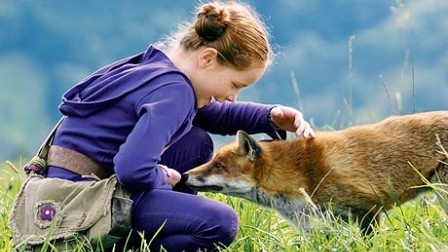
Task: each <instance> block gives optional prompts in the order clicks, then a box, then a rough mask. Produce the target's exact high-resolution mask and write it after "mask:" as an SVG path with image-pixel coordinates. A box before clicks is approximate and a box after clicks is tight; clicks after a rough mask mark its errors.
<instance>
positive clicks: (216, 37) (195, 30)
mask: <svg viewBox="0 0 448 252" xmlns="http://www.w3.org/2000/svg"><path fill="white" fill-rule="evenodd" d="M173 42H175V43H178V44H177V45H178V46H181V47H182V48H183V49H185V50H187V51H189V50H196V49H198V48H200V47H203V46H205V47H211V48H214V49H216V50H217V51H218V57H217V60H218V62H219V63H220V64H223V65H227V66H230V67H234V68H235V69H237V70H245V69H248V68H250V67H252V64H253V63H259V62H260V63H265V64H266V65H269V64H270V63H271V61H272V49H271V46H270V43H269V32H268V30H267V28H266V26H265V24H264V23H263V21H262V20H261V19H260V18H259V16H258V14H257V13H256V12H255V11H253V9H252V8H251V7H250V6H249V5H246V4H242V3H237V2H235V1H228V2H213V3H207V4H203V5H200V6H199V7H198V8H197V12H196V18H195V20H194V21H193V22H191V23H189V24H184V25H183V26H181V27H180V28H179V31H178V33H177V35H176V37H175V38H173Z"/></svg>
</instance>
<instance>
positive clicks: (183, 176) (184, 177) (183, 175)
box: [179, 172, 188, 184]
mask: <svg viewBox="0 0 448 252" xmlns="http://www.w3.org/2000/svg"><path fill="white" fill-rule="evenodd" d="M187 179H188V172H184V173H182V176H181V177H180V180H179V184H185V182H187Z"/></svg>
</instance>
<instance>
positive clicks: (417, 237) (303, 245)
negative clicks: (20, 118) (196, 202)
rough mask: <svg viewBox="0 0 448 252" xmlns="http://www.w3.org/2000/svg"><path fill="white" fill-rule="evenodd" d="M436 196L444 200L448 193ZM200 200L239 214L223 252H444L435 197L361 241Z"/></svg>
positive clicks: (4, 216)
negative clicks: (237, 225) (305, 230)
mask: <svg viewBox="0 0 448 252" xmlns="http://www.w3.org/2000/svg"><path fill="white" fill-rule="evenodd" d="M22 165H23V164H22V163H21V162H18V163H17V164H13V163H10V162H6V163H4V164H2V165H1V167H0V172H1V174H0V194H1V198H0V199H1V203H0V213H1V216H0V223H1V224H0V251H11V250H12V248H13V246H14V244H13V242H12V238H11V237H12V234H11V231H10V230H9V228H8V224H7V221H8V215H9V211H10V208H11V204H12V201H13V198H14V195H15V194H16V193H17V191H18V190H19V187H20V184H21V183H22V182H23V181H24V178H25V176H24V174H23V172H22V171H21V169H18V168H17V167H21V166H22ZM440 193H442V194H444V195H445V196H448V193H447V192H444V191H440ZM201 196H203V197H210V198H213V199H216V200H220V201H223V202H225V203H227V204H229V205H230V206H232V207H233V208H234V209H235V210H236V211H237V212H238V215H239V217H240V229H239V233H238V236H237V239H236V240H235V242H234V243H233V244H232V245H231V246H230V247H228V248H226V249H223V250H222V251H226V252H227V251H228V252H231V251H232V252H233V251H285V252H289V251H291V252H292V251H448V217H447V215H446V214H445V213H444V212H443V210H442V208H441V207H440V205H439V203H438V201H437V199H436V197H435V193H434V192H429V193H426V194H423V195H422V196H421V197H420V198H418V199H417V200H415V201H412V202H410V203H407V204H404V205H402V206H398V207H396V208H395V209H393V210H392V211H390V212H388V213H387V214H384V213H383V214H382V215H383V218H382V221H381V225H380V226H378V227H376V228H375V230H374V234H373V235H372V236H370V237H362V236H361V235H360V232H359V228H358V227H357V226H356V224H354V223H350V224H348V223H344V222H341V221H338V220H337V219H335V218H334V216H332V215H328V216H326V217H325V219H323V220H316V222H318V224H319V226H320V227H321V228H319V229H316V230H314V231H312V232H310V233H303V232H300V231H296V230H294V229H293V228H292V227H291V226H290V225H289V224H288V223H286V222H285V221H284V220H283V219H281V218H280V217H279V216H278V215H277V214H276V212H274V211H273V210H269V209H263V208H260V207H258V206H256V205H254V204H252V203H249V202H247V201H244V200H241V199H237V198H232V197H227V196H224V195H221V194H201ZM446 198H448V197H446ZM447 200H448V199H447ZM146 245H147V244H142V246H141V249H140V251H149V250H148V249H145V248H146V247H147V246H146ZM80 251H82V248H80Z"/></svg>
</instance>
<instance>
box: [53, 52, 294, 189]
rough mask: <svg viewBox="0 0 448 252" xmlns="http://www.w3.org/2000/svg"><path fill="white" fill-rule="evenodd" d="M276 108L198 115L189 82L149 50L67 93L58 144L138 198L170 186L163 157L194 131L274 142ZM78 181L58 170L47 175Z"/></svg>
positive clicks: (222, 106)
mask: <svg viewBox="0 0 448 252" xmlns="http://www.w3.org/2000/svg"><path fill="white" fill-rule="evenodd" d="M271 106H272V105H271ZM271 106H269V105H261V104H258V103H250V102H235V103H230V102H223V103H220V102H213V103H212V104H210V105H207V106H205V107H203V108H201V109H199V110H198V109H197V108H196V98H195V93H194V90H193V88H192V86H191V83H190V81H189V80H188V78H187V76H186V75H185V74H183V73H182V72H181V71H180V70H179V69H177V68H176V67H175V66H174V65H173V63H172V62H171V61H170V60H169V58H168V57H167V56H166V55H165V54H164V53H163V52H161V51H160V50H158V49H156V48H154V47H152V46H150V47H149V48H148V49H147V50H146V51H145V52H142V53H140V54H137V55H135V56H131V57H128V58H125V59H122V60H119V61H117V62H114V63H112V64H110V65H107V66H105V67H103V68H101V69H99V70H98V71H96V72H94V73H93V74H91V75H90V76H88V77H87V78H86V79H84V80H82V81H81V82H80V83H78V84H77V85H75V86H74V87H72V88H71V89H70V90H68V91H67V92H66V93H65V94H64V95H63V98H62V103H61V105H60V107H59V109H60V111H61V113H62V114H63V115H65V116H67V117H66V118H65V119H64V121H63V122H62V124H61V125H60V127H59V128H58V130H57V132H56V135H55V138H54V141H53V144H54V145H59V146H63V147H66V148H69V149H72V150H75V151H78V152H80V153H83V154H85V155H87V156H89V157H90V158H92V159H93V160H95V161H97V162H98V163H99V164H100V165H102V166H103V167H104V168H105V169H106V170H107V171H108V172H109V173H111V174H112V173H116V174H117V178H118V180H119V181H120V183H122V184H123V186H124V187H125V188H126V189H128V190H129V191H131V192H139V191H146V190H149V189H152V188H170V186H169V185H168V184H167V178H166V177H165V173H164V172H163V171H162V169H161V168H160V167H159V161H160V156H161V153H163V151H164V149H165V148H167V147H169V146H170V145H171V144H173V143H174V142H176V141H177V140H178V139H180V138H181V137H182V136H183V135H184V134H186V133H187V132H188V131H189V130H190V129H191V127H192V125H194V126H197V127H201V128H203V129H205V130H206V131H208V132H210V133H213V134H221V135H233V134H236V131H237V130H239V129H242V130H245V131H246V132H248V133H263V132H264V133H267V134H269V135H271V136H273V137H275V130H274V128H273V127H271V125H270V123H269V122H268V120H267V113H268V110H269V108H270V107H271ZM280 133H281V135H282V138H284V137H285V136H286V133H285V132H280ZM173 168H175V167H173ZM72 175H73V174H69V173H67V172H66V171H63V170H62V169H59V168H58V167H50V169H49V173H48V177H62V178H67V179H73V178H72V177H71V176H72Z"/></svg>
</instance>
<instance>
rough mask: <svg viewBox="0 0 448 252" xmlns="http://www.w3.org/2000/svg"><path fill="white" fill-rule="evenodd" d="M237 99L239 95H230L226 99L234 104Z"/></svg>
mask: <svg viewBox="0 0 448 252" xmlns="http://www.w3.org/2000/svg"><path fill="white" fill-rule="evenodd" d="M236 98H237V95H228V96H227V97H226V100H227V101H230V102H234V101H236Z"/></svg>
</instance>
